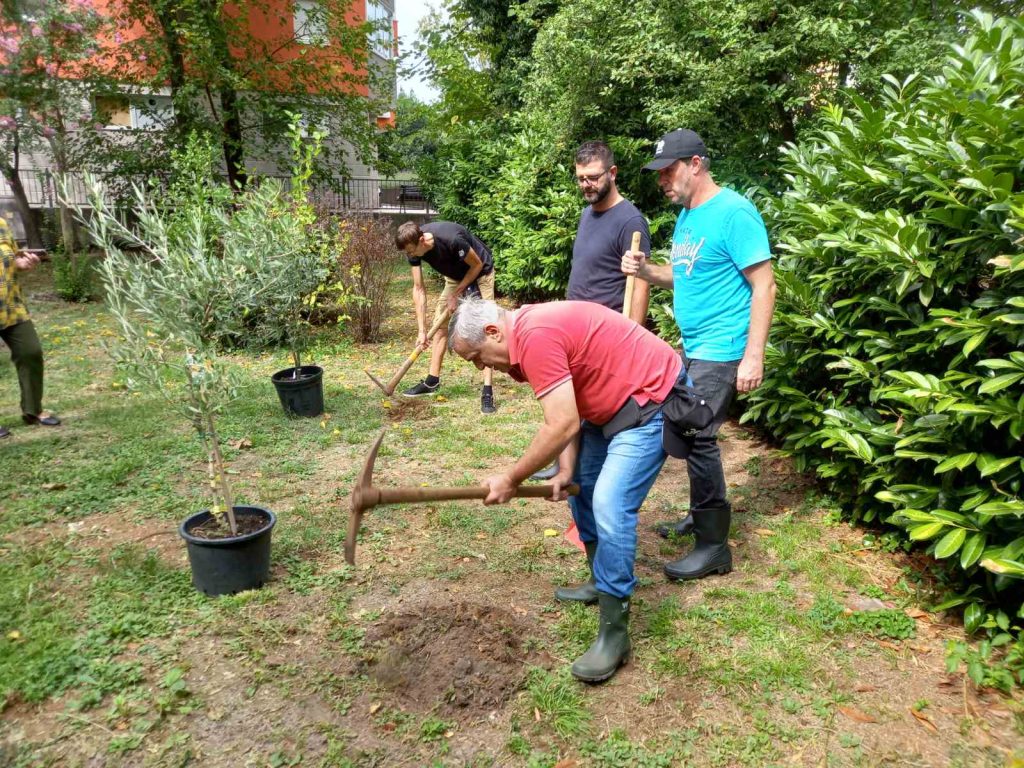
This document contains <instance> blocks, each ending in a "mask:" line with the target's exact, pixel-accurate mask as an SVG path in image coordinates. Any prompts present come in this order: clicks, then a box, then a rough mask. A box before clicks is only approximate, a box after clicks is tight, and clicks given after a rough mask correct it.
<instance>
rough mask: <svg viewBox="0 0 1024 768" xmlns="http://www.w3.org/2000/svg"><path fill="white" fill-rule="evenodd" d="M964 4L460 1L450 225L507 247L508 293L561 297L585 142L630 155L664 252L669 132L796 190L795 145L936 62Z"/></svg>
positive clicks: (447, 30)
mask: <svg viewBox="0 0 1024 768" xmlns="http://www.w3.org/2000/svg"><path fill="white" fill-rule="evenodd" d="M958 7H959V4H958V3H955V2H937V3H933V4H931V5H930V6H927V7H925V6H923V5H919V4H918V5H915V4H906V3H893V2H888V1H882V2H864V3H856V4H840V5H835V4H833V3H822V2H798V3H790V4H787V5H783V6H779V5H777V4H775V3H764V2H760V0H746V1H744V2H739V3H730V4H728V5H721V4H716V3H711V2H706V1H705V0H690V1H689V2H685V3H679V2H670V0H640V2H637V3H633V4H631V5H630V6H629V7H623V6H622V4H621V3H613V2H611V0H567V1H564V2H551V1H550V0H529V1H528V2H522V3H510V2H497V1H496V0H455V2H451V3H449V4H448V10H449V15H450V19H449V21H447V22H441V21H439V20H435V22H434V23H433V24H432V25H429V26H428V28H427V29H426V31H425V33H424V37H423V42H422V47H423V51H422V52H423V54H424V55H425V56H426V58H427V61H428V70H429V74H430V75H431V76H432V77H433V80H434V82H435V83H436V84H437V85H438V87H439V89H440V91H441V94H442V95H441V98H440V100H439V101H438V103H437V104H436V105H433V107H434V108H433V112H432V119H431V121H430V129H429V130H428V131H427V132H425V133H424V140H425V141H430V142H431V143H432V144H434V145H435V146H436V148H437V151H436V152H435V153H434V154H433V156H432V157H424V158H423V159H422V160H421V161H420V163H419V166H418V171H419V174H420V176H421V178H422V179H423V180H424V182H425V184H426V186H427V188H428V190H429V192H430V194H431V197H432V199H433V200H434V202H435V204H436V205H437V206H438V209H439V211H440V214H441V216H442V217H443V218H447V219H453V220H456V221H459V222H460V223H463V224H465V225H467V226H468V227H470V229H472V230H473V231H474V232H475V233H476V234H478V235H479V236H481V237H482V238H483V239H484V241H485V242H487V243H488V244H489V245H490V246H491V248H492V250H493V251H494V252H495V254H496V258H497V260H498V271H497V280H498V287H499V289H500V290H502V291H503V292H505V293H506V294H510V295H511V296H513V297H514V298H516V299H518V300H523V301H527V300H535V299H542V298H557V297H560V296H561V295H563V292H564V289H565V284H566V281H567V279H568V264H569V258H570V255H571V245H572V239H573V236H574V233H575V229H576V224H577V222H578V218H579V210H580V208H581V207H582V203H581V200H580V197H579V194H578V191H577V190H576V188H575V186H574V185H573V184H572V183H571V178H570V172H571V170H572V162H573V154H574V151H575V149H576V147H577V146H578V145H579V144H580V143H581V142H582V141H584V140H587V139H593V138H603V139H605V140H607V141H609V142H610V143H611V144H612V146H613V148H614V149H615V151H616V155H617V158H618V161H619V162H618V165H619V184H620V188H621V189H622V190H623V192H624V194H626V196H627V197H629V198H630V199H631V200H633V202H635V203H636V204H637V205H638V206H639V207H640V208H641V210H643V211H645V212H646V213H647V214H648V215H649V216H651V217H652V218H654V224H655V230H656V231H655V232H654V241H655V246H658V245H660V244H662V243H664V242H665V241H666V240H667V238H668V235H669V231H670V227H668V226H664V224H665V223H666V221H667V218H666V221H662V220H661V219H660V218H659V213H662V212H664V213H669V209H668V206H667V205H666V204H665V202H664V199H663V196H662V195H661V193H660V191H659V190H658V189H657V187H656V184H655V179H654V178H653V174H643V173H641V171H640V167H641V166H642V165H643V163H644V162H645V161H646V159H647V155H648V154H649V152H650V148H651V145H652V141H653V139H655V138H657V136H659V135H660V134H661V133H663V132H665V131H667V130H671V129H673V128H676V127H679V126H680V125H686V126H689V127H693V128H695V129H697V130H698V131H699V132H700V133H701V135H702V136H703V137H704V138H705V140H706V142H707V144H708V146H709V149H710V150H711V153H712V155H713V157H714V163H715V165H714V167H715V174H716V178H717V179H718V180H719V181H725V182H727V183H730V184H731V185H734V186H737V187H739V188H741V189H747V188H749V187H751V186H755V185H756V186H763V187H767V188H771V189H779V188H781V187H782V186H783V185H784V180H783V178H782V175H781V173H780V171H779V168H778V160H779V153H778V147H779V146H780V145H781V144H783V143H784V142H786V141H792V140H795V139H796V138H797V137H798V135H799V133H800V132H801V131H803V130H807V129H809V128H810V127H812V126H813V124H814V122H815V111H816V109H817V107H818V106H820V105H821V104H823V103H825V102H826V101H827V100H828V99H829V98H833V97H835V98H838V99H840V101H841V102H846V101H847V99H848V98H849V97H848V96H847V95H846V94H847V92H849V93H850V94H857V93H861V94H871V93H874V92H875V91H877V89H878V86H879V84H880V83H881V81H880V79H879V76H880V74H881V73H883V72H892V73H895V74H896V75H897V76H899V77H903V76H905V75H907V74H909V73H911V72H914V71H917V70H919V69H920V68H921V67H922V66H924V65H926V64H927V63H929V62H932V61H934V60H935V59H936V58H937V57H938V56H939V55H940V52H941V51H942V49H943V47H944V46H945V41H946V40H947V39H951V38H952V37H953V36H955V34H957V31H956V10H957V8H958ZM659 233H660V237H659Z"/></svg>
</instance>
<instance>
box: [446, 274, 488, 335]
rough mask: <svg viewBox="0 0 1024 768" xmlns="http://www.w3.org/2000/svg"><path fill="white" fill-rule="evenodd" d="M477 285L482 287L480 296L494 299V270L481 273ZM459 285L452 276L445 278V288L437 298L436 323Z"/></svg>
mask: <svg viewBox="0 0 1024 768" xmlns="http://www.w3.org/2000/svg"><path fill="white" fill-rule="evenodd" d="M476 285H477V287H478V288H479V289H480V296H482V297H483V298H485V299H487V300H488V301H494V270H493V269H492V270H491V273H490V274H489V275H481V276H480V277H478V278H477V279H476ZM458 287H459V283H458V282H457V281H456V280H452V279H451V278H450V277H446V278H445V279H444V290H442V291H441V295H440V296H439V297H438V299H437V305H436V306H435V307H434V322H435V323H436V322H437V321H438V320H440V319H441V315H442V314H444V311H445V310H446V309H448V297H449V296H451V295H452V294H453V293H455V289H456V288H458Z"/></svg>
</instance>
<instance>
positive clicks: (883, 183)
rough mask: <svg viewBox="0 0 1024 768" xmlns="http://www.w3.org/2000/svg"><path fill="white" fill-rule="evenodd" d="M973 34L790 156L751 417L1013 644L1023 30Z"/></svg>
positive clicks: (1023, 453)
mask: <svg viewBox="0 0 1024 768" xmlns="http://www.w3.org/2000/svg"><path fill="white" fill-rule="evenodd" d="M968 32H969V34H968V36H967V38H966V39H965V40H964V41H963V42H962V43H961V44H960V45H956V46H953V47H952V48H951V50H950V51H949V54H948V56H947V58H946V59H945V61H944V62H942V63H941V68H940V69H939V71H938V73H937V74H933V75H931V76H928V77H911V78H908V79H906V80H904V81H898V80H896V79H894V78H888V80H887V83H886V86H885V88H884V90H883V93H882V95H881V96H880V97H879V98H878V99H876V100H875V101H874V102H872V103H869V102H867V101H864V100H860V99H858V98H857V97H855V96H851V101H852V106H850V107H849V108H847V109H840V108H838V107H830V108H826V109H825V110H824V114H823V115H822V119H821V124H820V126H819V128H818V129H817V130H816V131H815V132H813V133H812V134H809V135H808V137H807V138H806V139H805V140H803V141H801V142H799V143H798V144H796V145H790V146H788V147H787V149H786V151H785V153H784V158H785V159H784V168H783V170H784V172H785V174H786V176H787V179H788V181H789V184H790V188H789V190H788V191H787V192H785V193H784V194H783V195H782V196H781V197H778V198H772V199H768V200H766V201H764V203H763V205H764V210H765V212H766V218H767V219H768V222H769V226H770V228H771V230H772V233H773V237H774V240H775V242H776V244H777V251H778V253H779V259H778V270H777V280H778V283H779V286H780V292H779V300H778V308H777V311H776V317H775V322H774V328H773V331H772V343H771V345H770V349H769V351H768V357H767V365H766V370H767V376H766V379H765V383H764V386H762V387H761V388H760V389H758V390H757V391H756V392H755V393H754V394H753V395H752V396H751V397H749V398H748V399H747V411H746V414H745V416H744V419H745V420H746V421H751V422H755V423H757V424H759V425H761V426H762V427H764V428H766V429H767V430H769V431H771V432H773V433H774V434H775V435H776V436H778V437H779V438H781V439H782V440H783V442H784V445H785V447H786V448H787V449H789V451H791V452H792V453H793V455H794V456H795V457H796V459H797V461H798V463H799V464H800V466H801V467H802V468H805V469H813V470H814V471H816V472H817V474H818V475H819V476H820V477H821V478H823V479H824V480H825V481H826V482H827V483H828V484H829V485H830V486H831V488H832V490H833V491H834V492H835V493H836V494H838V495H839V497H840V498H841V499H843V500H844V502H845V503H846V505H847V508H848V509H849V510H851V514H852V516H853V518H854V519H857V520H863V521H878V522H879V523H885V524H891V525H895V526H898V527H899V528H902V529H903V530H904V531H905V533H906V537H907V539H908V541H909V542H911V543H912V545H916V546H923V547H927V551H928V553H930V554H931V555H933V556H934V557H935V558H936V559H937V561H938V562H939V563H940V564H941V565H942V566H944V577H945V578H946V579H947V580H948V582H949V583H950V584H951V585H952V586H953V587H954V589H955V595H956V596H955V597H954V598H953V599H951V600H948V601H946V602H945V603H944V605H943V607H945V608H951V607H954V606H957V605H959V606H963V607H964V609H965V613H964V619H965V625H966V627H967V629H968V631H970V632H975V631H977V630H979V629H985V630H987V631H988V633H989V634H990V635H991V636H992V638H993V640H994V641H995V642H998V643H1001V644H1006V643H1010V642H1012V641H1013V636H1014V635H1018V636H1019V629H1020V626H1021V623H1022V622H1021V621H1020V619H1021V617H1022V615H1024V613H1022V605H1021V604H1022V599H1024V497H1022V492H1024V442H1022V438H1024V160H1022V158H1024V24H1022V23H1021V21H1020V20H1016V19H1002V20H995V19H993V18H992V17H989V16H986V15H984V14H981V13H976V14H975V15H974V16H972V17H971V18H970V23H969V29H968ZM908 546H910V545H908ZM1018 657H1019V655H1018ZM1016 674H1017V675H1018V682H1020V681H1021V676H1022V675H1024V664H1021V665H1020V667H1018V669H1017V671H1016Z"/></svg>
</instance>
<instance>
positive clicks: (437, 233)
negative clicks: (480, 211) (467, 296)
mask: <svg viewBox="0 0 1024 768" xmlns="http://www.w3.org/2000/svg"><path fill="white" fill-rule="evenodd" d="M420 231H421V232H429V233H430V234H432V235H433V236H434V247H433V248H431V249H430V250H429V251H427V252H426V253H425V254H423V255H422V256H420V257H418V258H417V257H409V266H410V267H418V266H419V265H420V261H421V260H422V261H425V262H427V264H429V265H430V266H432V267H433V268H434V269H436V270H437V271H438V272H440V273H441V274H442V275H444V276H445V277H447V278H450V279H452V280H454V281H455V282H461V281H462V278H464V277H465V276H466V273H467V272H469V266H468V265H467V264H466V255H467V254H468V253H469V249H470V248H472V249H473V250H474V251H476V255H477V256H479V257H480V261H482V262H483V265H484V267H483V269H481V270H480V274H481V275H489V274H490V273H491V271H492V270H493V269H494V260H493V259H492V258H491V251H490V249H489V248H488V247H487V246H486V245H484V243H483V241H482V240H481V239H480V238H479V237H477V236H476V235H474V234H473V233H472V232H470V231H469V230H468V229H466V228H465V227H464V226H462V225H461V224H455V223H454V222H451V221H432V222H430V223H429V224H424V225H423V226H421V227H420Z"/></svg>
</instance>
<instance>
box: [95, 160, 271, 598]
mask: <svg viewBox="0 0 1024 768" xmlns="http://www.w3.org/2000/svg"><path fill="white" fill-rule="evenodd" d="M206 183H209V182H206ZM88 186H89V202H90V205H91V206H92V211H91V213H90V215H88V216H83V215H82V212H81V211H80V212H79V215H80V217H81V218H82V219H83V221H84V222H85V223H86V225H87V226H88V228H89V231H90V234H91V235H92V237H93V239H94V241H95V242H96V243H97V244H99V245H100V246H101V247H102V248H103V249H104V250H105V251H106V256H105V258H103V259H101V260H100V261H99V264H98V268H97V272H98V275H99V277H100V279H101V282H102V284H103V287H104V289H105V297H106V302H107V306H108V308H109V310H110V313H111V315H112V316H113V318H114V320H115V321H116V324H117V328H118V336H117V338H116V340H114V341H112V342H111V343H110V344H108V350H109V352H110V353H111V355H112V356H113V357H114V359H115V361H116V362H117V363H118V365H119V367H120V368H121V370H122V371H124V372H125V373H126V374H127V376H128V383H129V386H130V387H140V388H145V389H149V390H151V391H154V392H157V393H159V394H160V395H162V396H163V398H164V399H165V400H166V401H167V403H169V404H170V405H171V406H173V407H174V408H175V409H176V410H177V411H178V412H180V413H181V414H182V415H183V416H184V417H185V418H186V419H187V420H188V422H189V423H190V424H191V425H192V427H193V428H194V429H195V432H196V435H197V436H198V437H199V440H200V442H201V443H202V445H203V447H204V449H205V451H206V456H207V466H208V473H209V492H210V495H211V496H212V498H213V505H212V506H211V507H210V509H208V510H204V511H202V512H199V513H196V514H192V515H191V516H190V517H188V518H187V519H186V520H185V521H184V522H183V523H181V526H180V532H181V535H182V537H183V538H184V539H185V541H186V544H187V548H188V554H189V562H190V564H191V567H192V582H193V584H194V585H195V587H196V588H197V589H198V590H200V591H201V592H204V593H206V594H209V595H219V594H231V593H235V592H239V591H241V590H245V589H253V588H256V587H259V586H261V585H262V584H263V583H264V582H265V581H266V580H267V577H268V574H269V571H270V536H271V531H272V529H273V527H274V524H275V523H276V518H275V516H274V514H273V512H271V511H270V510H267V509H263V508H262V507H257V506H248V505H236V504H235V501H234V496H233V494H232V490H231V486H230V483H229V482H228V476H227V473H226V472H225V465H224V457H223V454H222V452H221V440H220V438H219V436H218V433H217V424H216V421H217V416H218V415H219V414H220V413H221V412H222V410H223V409H224V407H225V406H226V405H227V404H228V403H230V402H231V400H232V399H234V398H235V397H236V396H237V393H238V382H237V379H236V377H235V374H234V372H233V371H232V370H231V369H230V368H229V367H227V365H226V364H225V361H224V359H223V358H222V357H221V356H220V355H219V353H218V340H219V339H224V338H228V337H230V336H231V335H232V334H235V335H236V336H237V335H239V334H244V332H245V329H244V327H242V326H241V325H240V320H239V318H244V313H241V312H238V311H237V308H238V307H239V306H243V307H244V306H251V305H256V304H258V302H259V300H260V296H259V295H257V294H258V293H259V292H260V291H263V290H266V288H267V286H266V285H259V284H258V283H257V282H256V281H253V280H251V279H250V277H251V275H253V274H254V273H256V272H257V271H258V269H259V267H260V264H259V259H260V254H259V253H258V251H257V249H253V248H248V247H245V243H244V242H243V243H241V244H240V243H239V242H238V240H239V238H235V237H232V232H233V231H237V228H238V224H237V223H236V222H235V220H234V219H235V216H236V215H238V214H239V213H241V212H244V211H249V213H250V214H251V213H252V210H253V209H258V208H259V207H260V205H261V204H262V205H267V204H269V203H270V202H272V201H269V200H267V199H262V200H261V199H259V196H260V195H266V194H269V193H271V192H273V190H269V191H260V190H255V191H253V192H252V193H247V195H248V194H251V195H252V196H253V198H254V199H244V200H243V201H242V202H241V203H240V205H239V209H238V211H237V212H236V213H229V210H228V209H227V208H226V207H222V206H217V205H210V202H211V198H210V197H208V196H203V195H196V196H195V198H196V202H195V204H190V203H189V202H188V201H184V202H183V201H180V200H179V201H177V203H178V204H177V205H176V207H175V208H174V209H173V210H171V209H169V208H166V207H165V208H163V209H161V208H160V207H158V206H157V205H156V204H155V203H154V202H153V201H152V199H151V198H149V197H148V196H147V193H146V192H144V191H143V190H142V189H139V188H136V189H135V190H134V205H133V211H132V214H133V216H134V218H135V220H136V221H137V222H138V225H137V227H134V228H129V227H126V226H125V225H124V224H122V223H121V221H120V220H119V217H118V216H117V215H116V213H115V211H114V210H112V209H111V208H110V207H109V205H108V204H107V202H106V200H105V193H104V189H103V187H102V185H101V184H99V183H97V182H96V181H95V180H93V179H88ZM242 218H243V219H245V218H249V219H252V220H254V221H250V222H248V223H247V224H248V225H249V226H250V227H253V226H256V227H258V226H266V227H273V226H276V225H277V223H276V222H272V221H266V219H265V218H264V220H263V223H262V224H261V223H260V222H259V221H255V220H256V219H258V218H259V217H258V216H254V215H249V216H246V215H245V214H244V213H243V214H242ZM245 236H246V237H255V238H261V237H262V236H261V234H260V233H257V232H253V231H252V230H251V228H250V229H248V230H247V232H246V235H245ZM243 239H244V238H243ZM232 324H235V325H238V326H239V327H231V326H232Z"/></svg>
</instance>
